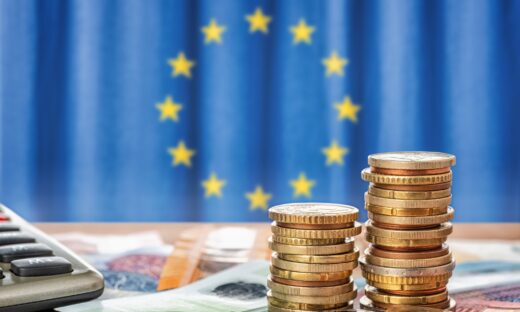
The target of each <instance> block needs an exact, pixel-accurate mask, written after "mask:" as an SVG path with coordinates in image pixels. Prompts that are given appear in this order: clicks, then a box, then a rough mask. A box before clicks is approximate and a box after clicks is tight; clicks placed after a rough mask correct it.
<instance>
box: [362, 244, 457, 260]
mask: <svg viewBox="0 0 520 312" xmlns="http://www.w3.org/2000/svg"><path fill="white" fill-rule="evenodd" d="M366 252H368V253H369V254H371V255H374V256H376V257H382V258H393V259H429V258H437V257H441V256H444V255H447V254H449V253H450V248H449V247H448V245H446V244H443V245H442V246H441V247H440V248H436V249H431V250H425V251H407V252H396V251H388V250H384V249H380V248H376V247H375V246H374V245H370V246H368V248H367V249H366Z"/></svg>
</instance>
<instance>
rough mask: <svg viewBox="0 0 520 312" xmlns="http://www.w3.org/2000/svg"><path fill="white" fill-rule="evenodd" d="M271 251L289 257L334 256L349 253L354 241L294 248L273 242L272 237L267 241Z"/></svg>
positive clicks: (350, 239)
mask: <svg viewBox="0 0 520 312" xmlns="http://www.w3.org/2000/svg"><path fill="white" fill-rule="evenodd" d="M268 244H269V248H271V250H273V251H276V252H279V253H282V254H291V255H335V254H342V253H347V252H351V251H352V250H354V240H353V239H352V238H348V239H346V240H345V243H342V244H337V245H325V246H296V245H287V244H280V243H277V242H273V240H272V237H269V239H268Z"/></svg>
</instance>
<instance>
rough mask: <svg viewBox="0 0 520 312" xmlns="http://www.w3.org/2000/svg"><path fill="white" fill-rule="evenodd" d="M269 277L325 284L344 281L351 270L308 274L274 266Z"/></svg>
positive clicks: (350, 273) (270, 268) (271, 267)
mask: <svg viewBox="0 0 520 312" xmlns="http://www.w3.org/2000/svg"><path fill="white" fill-rule="evenodd" d="M269 270H270V271H271V275H272V276H274V277H278V278H283V279H288V280H295V281H305V282H326V281H337V280H345V279H346V278H349V277H350V275H352V270H350V271H341V272H326V273H309V272H295V271H289V270H283V269H279V268H277V267H275V266H270V267H269Z"/></svg>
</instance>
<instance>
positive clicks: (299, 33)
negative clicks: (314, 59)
mask: <svg viewBox="0 0 520 312" xmlns="http://www.w3.org/2000/svg"><path fill="white" fill-rule="evenodd" d="M290 31H291V32H292V33H293V35H294V39H293V43H294V44H297V43H299V42H305V43H307V44H311V34H312V33H313V32H314V27H312V26H309V25H307V24H306V23H305V20H304V19H303V18H302V19H300V22H299V23H298V25H296V26H292V27H291V28H290Z"/></svg>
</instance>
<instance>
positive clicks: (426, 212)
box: [365, 204, 448, 217]
mask: <svg viewBox="0 0 520 312" xmlns="http://www.w3.org/2000/svg"><path fill="white" fill-rule="evenodd" d="M365 209H366V210H367V211H369V212H371V213H375V214H380V215H385V216H397V217H427V216H437V215H441V214H445V213H446V212H448V206H446V207H436V208H395V207H384V206H376V205H369V204H365Z"/></svg>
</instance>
